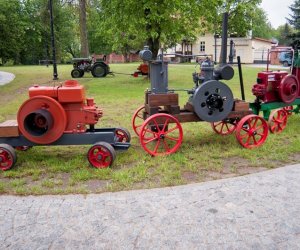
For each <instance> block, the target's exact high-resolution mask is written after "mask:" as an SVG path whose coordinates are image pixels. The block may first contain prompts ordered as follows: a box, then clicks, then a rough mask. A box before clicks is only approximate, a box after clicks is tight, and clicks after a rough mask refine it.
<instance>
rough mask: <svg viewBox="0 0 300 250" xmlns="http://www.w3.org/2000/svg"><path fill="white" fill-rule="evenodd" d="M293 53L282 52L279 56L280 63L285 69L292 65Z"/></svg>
mask: <svg viewBox="0 0 300 250" xmlns="http://www.w3.org/2000/svg"><path fill="white" fill-rule="evenodd" d="M292 59H293V56H292V53H291V52H281V53H280V54H279V62H280V63H282V65H283V66H284V67H288V66H291V65H292Z"/></svg>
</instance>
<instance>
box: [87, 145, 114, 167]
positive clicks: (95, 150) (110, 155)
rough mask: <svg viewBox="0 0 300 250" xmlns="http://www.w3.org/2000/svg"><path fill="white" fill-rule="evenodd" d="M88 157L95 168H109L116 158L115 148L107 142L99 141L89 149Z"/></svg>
mask: <svg viewBox="0 0 300 250" xmlns="http://www.w3.org/2000/svg"><path fill="white" fill-rule="evenodd" d="M87 158H88V160H89V162H90V164H91V165H92V166H93V167H95V168H107V167H109V166H111V165H112V164H113V162H114V160H115V158H116V151H115V149H114V148H113V147H112V146H111V145H110V144H109V143H107V142H97V143H95V144H94V145H93V146H92V147H91V148H90V149H89V151H88V154H87Z"/></svg>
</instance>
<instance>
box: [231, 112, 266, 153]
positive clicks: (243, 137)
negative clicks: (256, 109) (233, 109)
mask: <svg viewBox="0 0 300 250" xmlns="http://www.w3.org/2000/svg"><path fill="white" fill-rule="evenodd" d="M267 137H268V124H267V122H266V121H265V120H264V119H263V118H262V117H260V116H258V115H247V116H245V117H243V118H242V119H241V120H240V121H239V123H238V124H237V127H236V139H237V140H238V142H239V143H240V144H241V145H242V146H243V147H244V148H255V147H259V146H261V145H262V144H263V143H264V142H265V141H266V139H267Z"/></svg>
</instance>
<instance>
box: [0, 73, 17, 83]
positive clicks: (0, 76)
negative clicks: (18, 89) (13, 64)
mask: <svg viewBox="0 0 300 250" xmlns="http://www.w3.org/2000/svg"><path fill="white" fill-rule="evenodd" d="M15 77H16V76H15V75H14V74H12V73H8V72H4V71H0V85H4V84H7V83H9V82H11V81H12V80H13V79H15Z"/></svg>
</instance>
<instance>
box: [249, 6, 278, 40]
mask: <svg viewBox="0 0 300 250" xmlns="http://www.w3.org/2000/svg"><path fill="white" fill-rule="evenodd" d="M275 34H276V31H275V30H274V28H273V27H272V25H271V23H270V22H269V21H268V17H267V14H266V12H265V11H264V10H263V9H261V8H256V11H254V13H253V17H252V36H253V37H260V38H266V39H271V38H273V37H274V36H275Z"/></svg>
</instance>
